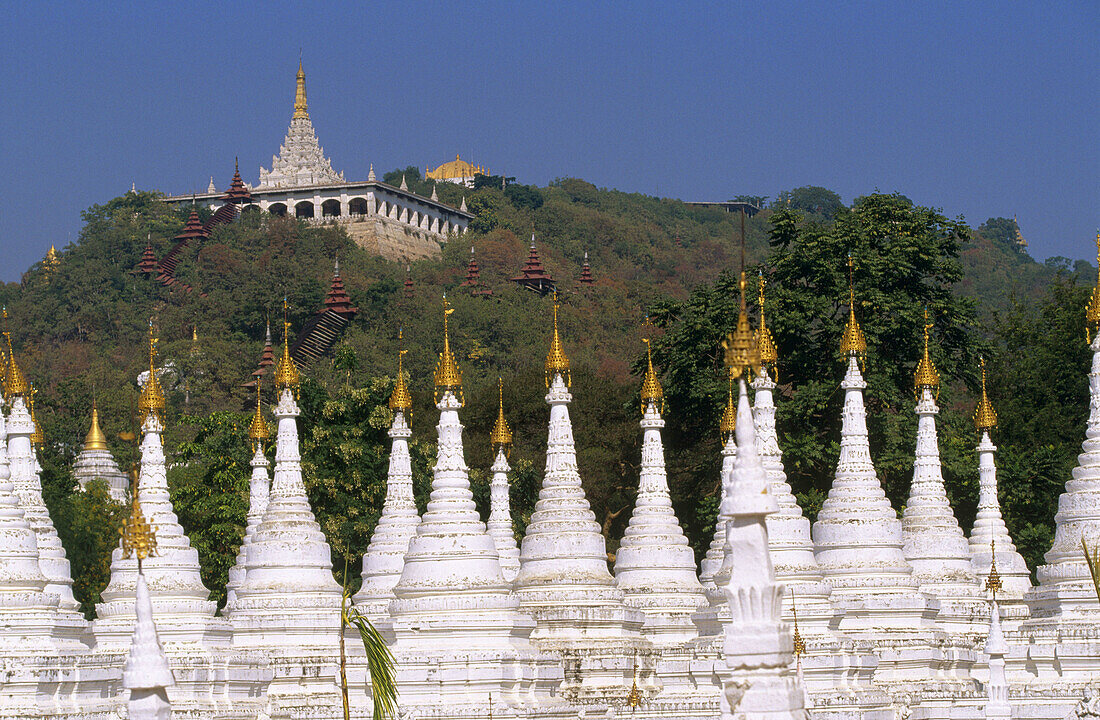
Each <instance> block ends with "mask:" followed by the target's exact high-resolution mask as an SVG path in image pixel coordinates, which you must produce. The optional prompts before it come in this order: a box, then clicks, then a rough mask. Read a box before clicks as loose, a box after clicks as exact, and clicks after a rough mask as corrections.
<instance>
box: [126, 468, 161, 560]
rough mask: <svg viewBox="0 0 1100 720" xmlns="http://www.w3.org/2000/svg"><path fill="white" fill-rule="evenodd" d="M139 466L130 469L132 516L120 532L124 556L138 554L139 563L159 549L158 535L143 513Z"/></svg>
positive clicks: (127, 519)
mask: <svg viewBox="0 0 1100 720" xmlns="http://www.w3.org/2000/svg"><path fill="white" fill-rule="evenodd" d="M137 474H138V471H137V466H136V465H135V466H134V467H133V468H132V469H131V470H130V488H131V492H130V497H131V498H132V500H131V501H130V517H128V518H126V520H125V521H124V522H123V524H122V527H121V528H120V529H119V534H120V535H122V556H123V557H124V558H129V557H131V556H132V555H137V558H138V564H139V566H140V564H141V561H142V560H144V559H145V558H147V557H149V556H150V555H155V554H156V551H157V535H156V532H155V531H154V530H153V526H152V525H151V524H150V523H149V522H148V521H147V520H146V519H145V516H144V515H142V513H141V504H140V503H139V502H138V493H137Z"/></svg>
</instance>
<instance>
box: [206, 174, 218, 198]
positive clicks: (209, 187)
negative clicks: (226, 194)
mask: <svg viewBox="0 0 1100 720" xmlns="http://www.w3.org/2000/svg"><path fill="white" fill-rule="evenodd" d="M217 191H218V186H217V185H215V184H214V176H213V175H211V176H210V182H209V183H208V184H207V186H206V192H208V193H210V194H214V193H216V192H217Z"/></svg>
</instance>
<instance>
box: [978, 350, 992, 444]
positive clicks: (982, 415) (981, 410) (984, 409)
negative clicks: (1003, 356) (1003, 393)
mask: <svg viewBox="0 0 1100 720" xmlns="http://www.w3.org/2000/svg"><path fill="white" fill-rule="evenodd" d="M978 362H979V364H981V366H982V397H981V399H980V400H978V407H976V408H974V427H976V428H978V432H983V431H989V430H992V429H993V428H994V427H996V426H997V412H996V411H995V410H994V409H993V403H991V402H989V396H988V395H986V393H985V358H984V357H983V358H980V359H979V360H978Z"/></svg>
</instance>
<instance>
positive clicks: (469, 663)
mask: <svg viewBox="0 0 1100 720" xmlns="http://www.w3.org/2000/svg"><path fill="white" fill-rule="evenodd" d="M451 312H453V310H451V309H450V308H448V307H447V301H446V298H444V325H443V327H444V331H443V332H444V336H443V352H442V353H441V354H440V356H439V363H438V365H437V366H436V371H435V388H436V393H435V399H436V407H438V408H439V412H440V415H439V425H438V426H437V431H438V445H437V455H436V464H435V467H434V468H433V471H432V493H431V498H430V500H429V501H428V508H427V510H426V512H425V513H424V515H423V517H422V518H421V520H420V524H419V526H418V527H417V530H416V535H415V536H414V537H413V538H412V540H411V541H410V542H409V549H408V552H407V553H406V555H405V565H404V568H403V569H402V571H401V579H400V580H399V581H398V583H397V585H396V586H395V587H394V589H393V592H394V596H395V599H394V600H393V602H391V603H390V617H389V619H388V620H386V621H383V622H381V623H380V624H379V627H380V629H382V631H383V632H384V633H385V634H386V635H387V636H388V637H392V638H394V640H393V643H392V645H391V650H392V652H393V654H394V657H395V659H396V666H397V685H398V690H399V693H400V697H401V706H402V708H416V707H421V708H425V709H428V710H430V711H432V712H434V711H435V709H436V708H439V707H444V706H445V707H447V708H448V711H449V712H451V713H454V712H456V711H462V709H463V708H467V709H468V710H467V711H468V712H470V713H473V712H478V713H479V712H480V708H482V707H483V706H484V705H485V701H486V699H487V698H488V696H489V695H490V694H491V695H492V697H493V699H494V701H495V702H496V703H497V709H498V712H501V713H502V714H504V715H506V716H513V715H514V714H516V713H521V712H523V710H524V708H526V707H528V706H529V705H530V704H531V703H534V702H537V701H540V700H541V701H542V702H543V703H550V704H551V705H552V704H553V703H552V701H550V697H551V694H552V692H553V691H554V690H556V688H557V686H558V684H559V683H560V682H561V678H562V675H561V668H560V667H559V666H558V664H557V661H556V659H555V658H552V657H550V656H540V655H539V653H538V651H537V650H536V649H535V647H534V646H533V645H532V644H531V642H530V635H531V631H532V630H533V629H534V627H535V623H534V621H533V620H532V619H531V618H530V617H528V616H527V615H525V614H523V613H521V612H519V601H518V599H517V598H516V597H515V595H513V594H512V593H511V588H510V585H509V583H507V582H505V581H504V578H503V576H502V575H501V571H500V562H499V560H498V556H497V549H496V545H495V543H494V542H493V538H492V537H491V536H490V535H489V533H488V531H487V530H486V529H485V523H483V522H482V521H481V518H480V516H479V515H478V512H477V507H476V505H475V504H474V498H473V493H472V491H471V489H470V478H469V471H468V469H467V467H466V461H465V458H464V457H463V454H464V453H463V446H462V425H461V423H460V422H459V418H458V411H459V409H460V408H461V407H462V405H463V395H462V376H461V374H460V373H459V370H458V366H457V365H456V363H455V360H454V355H453V354H452V352H451V347H450V338H449V333H448V321H447V316H448V315H449V314H450V313H451ZM441 662H442V663H445V665H446V666H447V667H456V668H461V671H460V672H457V673H455V674H453V675H452V674H451V673H450V672H449V671H447V670H443V669H442V668H441V667H440V663H441ZM462 716H463V717H466V716H469V717H473V714H470V715H465V714H463V715H462Z"/></svg>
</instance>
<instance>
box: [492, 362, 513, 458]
mask: <svg viewBox="0 0 1100 720" xmlns="http://www.w3.org/2000/svg"><path fill="white" fill-rule="evenodd" d="M497 395H498V397H499V405H498V409H497V421H496V423H494V424H493V430H492V432H490V433H489V443H490V444H491V445H492V446H493V450H495V451H497V452H500V451H501V450H505V451H507V450H508V449H509V448H511V446H512V429H511V428H510V427H508V421H507V420H505V419H504V379H503V378H500V377H498V378H497Z"/></svg>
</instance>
